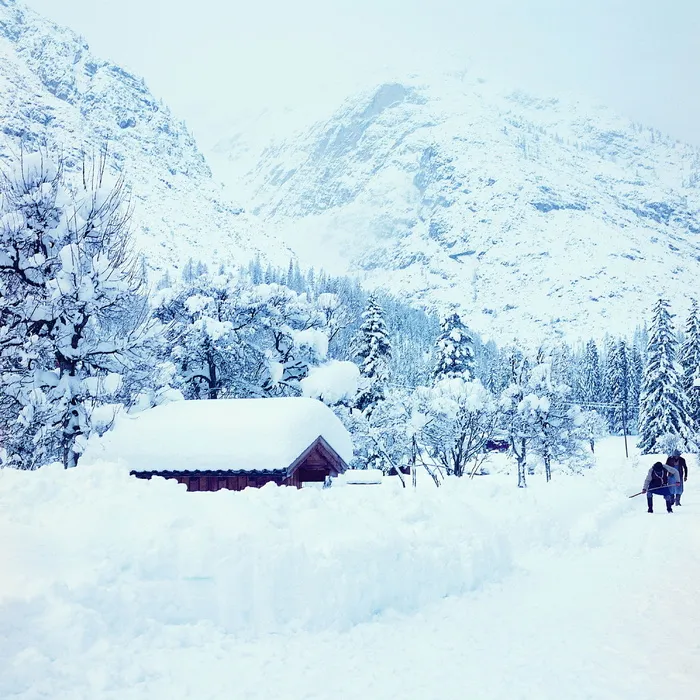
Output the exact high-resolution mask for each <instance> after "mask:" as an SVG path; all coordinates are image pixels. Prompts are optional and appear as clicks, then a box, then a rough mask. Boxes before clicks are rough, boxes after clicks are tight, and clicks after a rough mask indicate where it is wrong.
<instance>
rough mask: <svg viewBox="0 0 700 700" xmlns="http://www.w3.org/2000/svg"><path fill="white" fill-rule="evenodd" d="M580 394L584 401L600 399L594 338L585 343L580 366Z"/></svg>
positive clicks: (597, 361) (598, 357)
mask: <svg viewBox="0 0 700 700" xmlns="http://www.w3.org/2000/svg"><path fill="white" fill-rule="evenodd" d="M580 377H581V380H580V386H581V389H580V394H581V401H582V402H584V403H600V402H601V401H602V390H603V389H602V380H601V376H600V356H599V354H598V347H597V346H596V344H595V341H594V340H589V341H588V342H587V343H586V350H585V352H584V355H583V364H582V367H581V375H580Z"/></svg>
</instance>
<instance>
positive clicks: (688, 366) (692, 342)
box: [679, 299, 700, 430]
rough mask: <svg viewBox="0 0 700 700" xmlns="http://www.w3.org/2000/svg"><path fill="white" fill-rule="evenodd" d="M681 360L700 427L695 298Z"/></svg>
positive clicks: (699, 325)
mask: <svg viewBox="0 0 700 700" xmlns="http://www.w3.org/2000/svg"><path fill="white" fill-rule="evenodd" d="M679 360H680V363H681V366H682V367H683V388H684V389H685V392H686V394H687V396H688V400H689V412H690V416H691V418H692V420H693V427H694V429H695V430H697V429H698V428H700V312H699V311H698V302H697V301H696V300H695V299H693V301H692V304H691V307H690V313H689V314H688V320H687V321H686V324H685V340H684V342H683V345H682V346H681V349H680V353H679Z"/></svg>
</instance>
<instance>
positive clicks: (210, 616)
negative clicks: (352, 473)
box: [0, 463, 644, 695]
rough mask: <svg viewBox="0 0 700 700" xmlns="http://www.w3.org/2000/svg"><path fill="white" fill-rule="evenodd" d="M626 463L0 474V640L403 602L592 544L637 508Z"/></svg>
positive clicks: (43, 641)
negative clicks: (427, 476) (418, 479)
mask: <svg viewBox="0 0 700 700" xmlns="http://www.w3.org/2000/svg"><path fill="white" fill-rule="evenodd" d="M626 470H629V474H628V476H629V475H632V476H633V477H634V478H632V477H631V476H630V480H625V479H622V478H620V475H619V470H616V469H610V470H607V471H601V472H600V473H596V472H589V473H587V474H586V475H585V476H572V477H559V478H558V479H557V481H555V482H552V483H551V484H548V485H547V484H545V483H544V482H543V479H542V477H539V478H538V480H537V483H533V484H532V485H531V487H530V488H529V489H527V490H518V489H517V488H515V485H514V483H513V479H512V478H511V477H503V476H489V477H480V478H477V479H474V480H471V481H470V480H467V479H461V480H457V479H454V480H451V481H450V482H448V483H447V484H445V486H443V487H442V488H440V489H436V488H434V487H424V488H419V489H418V490H417V491H414V490H412V489H410V488H409V489H401V488H398V487H397V484H396V483H395V482H394V481H393V480H391V479H389V478H387V479H385V484H384V485H378V486H375V487H352V488H351V487H348V488H331V489H325V490H308V491H307V490H300V491H297V490H295V489H290V488H278V487H275V486H272V485H270V486H266V487H265V488H263V489H260V490H255V489H248V490H246V491H244V492H240V493H237V492H230V491H219V492H215V493H187V492H186V491H185V489H184V487H183V486H181V485H178V484H176V483H174V482H172V481H165V480H162V479H154V480H152V481H150V482H148V481H141V480H138V479H134V478H130V477H129V476H128V475H127V474H126V473H125V471H124V470H123V468H121V467H119V466H116V465H113V464H106V463H105V464H99V465H95V466H94V467H78V468H77V469H74V470H68V471H64V470H63V469H54V468H47V469H43V470H41V471H39V472H34V473H27V472H16V471H12V470H0V532H2V533H3V537H2V538H0V560H1V561H2V562H3V567H2V573H1V574H0V629H5V630H7V629H8V628H9V629H12V630H13V633H12V635H10V636H8V637H6V638H5V641H3V640H2V638H0V658H1V657H2V656H3V654H4V653H5V652H8V653H9V651H10V650H9V649H5V648H3V647H4V645H5V644H8V645H9V644H10V643H12V645H13V648H12V653H13V654H14V653H16V649H18V648H37V649H38V648H40V649H43V650H44V651H43V652H42V653H45V654H46V655H47V656H49V657H50V656H51V655H52V654H53V658H56V657H57V656H56V654H55V653H54V652H55V650H58V649H61V648H63V646H64V645H68V646H69V647H70V648H71V649H72V650H73V651H75V653H76V654H79V653H80V650H81V649H82V648H83V647H85V646H87V645H94V644H95V643H96V641H97V640H99V639H101V638H105V637H108V638H110V639H122V640H124V641H125V642H127V641H128V640H129V639H132V638H134V636H137V635H143V634H148V633H149V630H150V631H152V630H153V629H154V628H156V627H159V626H163V625H167V626H170V625H181V624H199V623H204V624H210V625H215V626H218V627H219V628H220V629H223V630H225V631H226V632H230V633H234V634H236V635H238V636H243V637H254V636H257V635H260V634H264V633H270V632H284V631H290V630H312V631H313V630H324V629H334V630H343V629H348V628H349V627H352V626H354V625H357V624H358V623H362V622H366V621H369V620H371V619H373V618H374V617H375V616H377V615H383V614H387V613H389V612H391V611H393V612H398V613H410V612H413V611H416V610H418V609H421V608H423V607H424V606H426V605H428V604H430V603H432V602H434V601H436V600H439V599H441V598H443V597H446V596H454V595H460V594H464V593H466V592H468V591H472V590H476V589H479V588H480V587H482V586H484V585H485V584H487V583H489V582H493V581H496V580H499V579H501V578H503V577H504V576H506V575H508V574H509V572H510V571H511V570H512V569H513V567H514V566H517V562H518V560H519V558H520V557H523V556H526V555H527V552H528V551H532V550H533V549H537V548H542V547H555V548H562V549H564V548H568V547H572V546H575V547H580V546H597V545H598V544H599V543H600V542H601V541H603V540H604V538H605V533H606V529H607V527H608V524H609V523H610V522H611V520H612V519H614V518H617V517H620V515H621V514H623V513H626V512H628V510H629V509H630V508H632V507H635V506H637V505H638V504H637V503H636V502H635V501H629V500H628V499H627V498H626V497H625V496H626V495H627V494H628V493H632V492H633V490H630V489H631V488H632V487H634V488H636V487H637V486H638V484H637V482H638V481H639V480H640V479H642V478H643V473H644V468H643V467H641V466H640V467H639V468H638V469H637V470H632V469H629V467H626ZM633 472H634V474H633ZM625 473H627V471H626V472H625ZM534 481H535V480H534V479H533V482H534ZM387 482H390V483H387ZM628 482H629V483H628ZM426 483H427V482H426ZM10 640H11V642H10ZM0 695H1V693H0Z"/></svg>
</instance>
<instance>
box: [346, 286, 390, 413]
mask: <svg viewBox="0 0 700 700" xmlns="http://www.w3.org/2000/svg"><path fill="white" fill-rule="evenodd" d="M362 318H363V321H362V325H361V326H360V328H359V330H358V333H357V335H356V336H355V338H354V341H353V346H352V354H353V356H354V359H355V360H356V362H357V364H358V365H359V367H360V374H361V376H362V378H363V387H362V388H361V389H360V392H359V393H358V396H357V399H356V401H355V405H356V407H357V408H358V409H360V410H361V411H365V412H367V413H368V414H369V413H371V412H372V410H373V409H374V407H375V406H376V405H377V404H378V403H379V402H380V401H383V400H384V398H385V395H386V382H387V379H388V375H389V363H390V361H391V343H390V341H389V332H388V330H387V327H386V323H385V321H384V312H383V311H382V308H381V306H379V303H378V302H377V299H376V297H375V296H374V295H372V296H370V298H369V299H368V301H367V308H366V309H365V311H364V312H363V314H362Z"/></svg>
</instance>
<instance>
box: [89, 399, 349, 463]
mask: <svg viewBox="0 0 700 700" xmlns="http://www.w3.org/2000/svg"><path fill="white" fill-rule="evenodd" d="M319 436H321V437H323V438H324V439H325V440H326V442H327V443H328V444H329V445H330V446H331V447H332V448H333V449H334V450H335V451H336V452H337V453H338V454H339V455H340V457H342V458H343V460H345V462H346V463H349V462H350V460H351V459H352V440H351V438H350V434H349V433H348V431H347V430H346V429H345V426H343V424H342V423H341V421H340V419H339V418H338V417H337V416H336V415H335V414H334V413H333V411H332V410H331V409H330V408H328V406H326V405H325V404H323V403H321V402H320V401H317V400H316V399H308V398H274V399H220V400H216V401H175V402H173V403H169V404H167V405H164V406H158V407H156V408H152V409H149V410H148V411H144V412H143V413H140V414H138V415H136V416H129V415H123V416H121V417H120V418H119V419H118V421H117V423H116V425H115V427H114V429H113V430H111V431H110V432H108V433H106V434H105V435H104V436H103V437H102V438H100V439H96V440H94V441H90V443H89V444H88V447H87V449H86V451H85V454H84V455H83V457H82V459H81V464H83V465H84V464H90V463H93V462H96V461H99V460H108V461H115V462H123V463H125V464H126V465H127V466H128V467H129V469H134V470H137V471H138V470H143V471H189V470H192V471H194V470H197V469H199V470H229V469H231V470H242V471H255V470H261V471H262V470H264V471H269V470H282V469H286V468H287V467H288V466H289V465H290V464H292V462H294V460H295V459H296V458H297V457H299V455H301V454H302V453H303V452H304V450H306V448H308V447H309V445H311V444H312V443H313V442H314V441H315V440H316V439H317V438H318V437H319Z"/></svg>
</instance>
